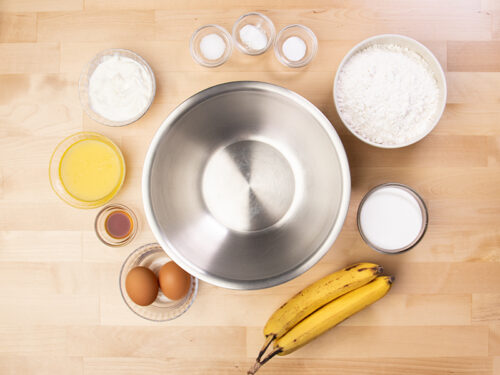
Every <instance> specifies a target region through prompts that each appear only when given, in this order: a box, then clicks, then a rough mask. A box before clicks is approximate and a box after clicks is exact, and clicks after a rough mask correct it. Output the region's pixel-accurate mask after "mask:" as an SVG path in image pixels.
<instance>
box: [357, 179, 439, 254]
mask: <svg viewBox="0 0 500 375" xmlns="http://www.w3.org/2000/svg"><path fill="white" fill-rule="evenodd" d="M385 187H396V188H399V189H402V190H405V191H406V192H408V193H410V194H411V195H412V196H413V197H414V198H415V199H416V201H417V203H418V205H419V207H420V211H421V212H422V227H421V228H420V232H419V233H418V235H417V237H415V239H414V240H413V241H412V242H410V243H409V244H408V245H406V246H404V247H402V248H400V249H396V250H387V249H384V248H381V247H379V246H377V245H375V244H373V243H372V242H371V241H370V240H369V239H368V238H367V237H366V236H365V234H364V232H363V227H362V225H361V210H362V208H363V205H364V204H365V202H366V200H367V199H368V198H369V197H370V196H371V195H372V194H373V193H375V192H376V191H378V190H380V189H383V188H385ZM356 222H357V226H358V231H359V234H360V235H361V238H363V241H365V243H366V244H367V245H368V246H370V247H371V248H372V249H373V250H375V251H378V252H379V253H382V254H389V255H396V254H401V253H404V252H407V251H408V250H411V249H413V248H414V247H415V246H417V245H418V243H419V242H420V241H421V240H422V238H423V237H424V235H425V233H426V232H427V227H428V225H429V210H428V209H427V205H426V204H425V201H424V200H423V198H422V197H421V196H420V194H418V193H417V192H416V191H415V190H414V189H412V188H411V187H409V186H408V185H405V184H401V183H398V182H386V183H383V184H380V185H377V186H374V187H373V188H371V189H370V190H369V191H368V192H367V193H366V194H365V196H364V197H363V199H361V202H359V206H358V212H357V214H356Z"/></svg>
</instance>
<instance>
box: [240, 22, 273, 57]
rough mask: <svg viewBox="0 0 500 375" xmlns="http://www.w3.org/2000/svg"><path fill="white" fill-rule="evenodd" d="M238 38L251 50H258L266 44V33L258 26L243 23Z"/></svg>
mask: <svg viewBox="0 0 500 375" xmlns="http://www.w3.org/2000/svg"><path fill="white" fill-rule="evenodd" d="M240 39H241V41H242V42H243V44H245V45H246V46H247V48H248V49H250V50H252V51H260V50H261V49H264V48H266V46H267V35H266V33H265V31H263V30H262V29H261V28H260V27H257V26H254V25H245V26H243V27H242V28H241V30H240Z"/></svg>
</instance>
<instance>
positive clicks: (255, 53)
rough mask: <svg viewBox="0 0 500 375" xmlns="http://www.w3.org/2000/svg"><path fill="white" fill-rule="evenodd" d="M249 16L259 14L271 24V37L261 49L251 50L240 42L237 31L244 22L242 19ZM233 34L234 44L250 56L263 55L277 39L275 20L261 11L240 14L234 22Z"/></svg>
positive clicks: (258, 15)
mask: <svg viewBox="0 0 500 375" xmlns="http://www.w3.org/2000/svg"><path fill="white" fill-rule="evenodd" d="M249 16H257V17H260V18H262V19H263V20H264V22H265V23H266V24H268V25H269V29H270V30H271V35H270V36H269V38H268V40H267V44H266V46H265V47H264V48H263V49H261V50H257V51H251V50H249V49H247V48H245V46H243V45H241V44H240V43H238V36H237V34H236V32H237V31H238V29H239V26H240V24H241V23H242V21H243V20H244V19H245V18H247V17H249ZM231 35H232V37H233V41H234V44H235V45H236V48H238V49H239V50H240V51H241V52H243V53H244V54H246V55H250V56H258V55H262V54H263V53H265V52H267V50H268V49H269V48H270V47H271V46H272V45H273V43H274V41H275V39H276V27H275V26H274V23H273V21H272V20H271V19H270V18H269V17H268V16H266V15H265V14H263V13H260V12H248V13H245V14H242V15H241V16H239V17H238V19H237V20H236V21H235V22H234V24H233V28H232V30H231Z"/></svg>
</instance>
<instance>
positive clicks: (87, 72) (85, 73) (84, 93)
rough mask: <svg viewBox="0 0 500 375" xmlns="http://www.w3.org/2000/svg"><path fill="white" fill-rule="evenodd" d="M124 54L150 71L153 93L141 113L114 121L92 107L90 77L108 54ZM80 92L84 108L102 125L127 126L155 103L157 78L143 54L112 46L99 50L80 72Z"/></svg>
mask: <svg viewBox="0 0 500 375" xmlns="http://www.w3.org/2000/svg"><path fill="white" fill-rule="evenodd" d="M117 55H118V56H123V57H128V58H129V59H132V60H134V61H136V62H137V63H139V64H140V65H141V66H142V67H143V68H144V69H146V71H147V72H148V73H149V75H150V77H151V82H152V87H151V95H150V99H149V104H148V105H147V106H146V108H144V110H143V111H142V112H141V113H138V114H137V116H135V117H133V118H131V119H127V120H125V121H112V120H109V119H107V118H105V117H103V116H101V115H100V114H99V113H97V112H95V111H94V110H93V109H92V106H91V105H90V98H89V81H90V77H91V76H92V73H94V70H95V69H96V68H97V66H98V65H99V64H100V63H101V62H103V60H104V59H105V58H106V57H108V56H117ZM78 92H79V95H80V103H81V104H82V107H83V109H84V110H85V112H86V113H87V115H88V116H89V117H90V118H91V119H92V120H94V121H96V122H98V123H100V124H102V125H107V126H125V125H129V124H132V123H133V122H136V121H137V120H139V119H140V118H141V117H142V116H144V115H145V114H146V112H147V111H148V109H149V107H151V104H152V103H153V100H154V98H155V94H156V80H155V75H154V73H153V70H152V69H151V67H150V66H149V64H148V63H147V62H146V60H144V59H143V58H142V57H141V56H139V55H138V54H136V53H135V52H132V51H130V50H128V49H120V48H111V49H107V50H104V51H101V52H99V53H98V54H97V55H95V56H94V58H93V59H92V60H90V62H89V63H88V64H87V65H86V66H85V67H84V68H83V70H82V73H81V74H80V81H79V82H78Z"/></svg>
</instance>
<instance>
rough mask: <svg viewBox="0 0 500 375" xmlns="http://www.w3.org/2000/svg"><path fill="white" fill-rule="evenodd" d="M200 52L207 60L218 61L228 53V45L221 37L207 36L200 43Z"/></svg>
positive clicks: (215, 35) (213, 34)
mask: <svg viewBox="0 0 500 375" xmlns="http://www.w3.org/2000/svg"><path fill="white" fill-rule="evenodd" d="M200 51H201V53H202V54H203V57H205V58H206V59H207V60H218V59H220V58H221V57H222V55H223V54H224V52H225V51H226V43H224V39H222V38H221V37H220V36H219V35H217V34H215V33H212V34H208V35H205V36H204V37H203V38H202V39H201V41H200Z"/></svg>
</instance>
